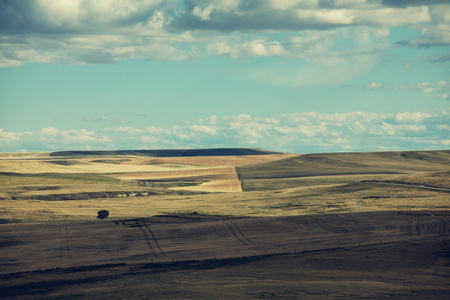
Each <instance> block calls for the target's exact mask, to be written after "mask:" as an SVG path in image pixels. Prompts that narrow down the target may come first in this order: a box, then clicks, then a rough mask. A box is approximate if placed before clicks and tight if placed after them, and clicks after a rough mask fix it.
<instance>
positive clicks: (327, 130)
mask: <svg viewBox="0 0 450 300" xmlns="http://www.w3.org/2000/svg"><path fill="white" fill-rule="evenodd" d="M449 121H450V111H446V110H442V111H440V112H423V111H412V112H402V113H366V112H348V113H334V114H327V113H320V112H305V113H292V114H283V115H275V116H271V117H263V118H259V117H255V116H251V115H248V114H241V115H237V116H229V117H221V118H219V117H217V116H212V117H210V118H204V119H199V120H195V121H192V122H187V123H183V124H179V125H174V126H170V127H155V126H148V127H144V128H132V127H124V126H117V127H115V128H114V127H112V128H111V127H110V128H106V129H105V130H103V131H102V133H101V134H100V133H97V132H94V131H91V130H86V129H81V130H76V129H73V130H59V129H57V128H54V127H45V128H42V129H40V130H37V131H33V132H30V131H27V132H8V131H5V130H4V129H0V140H1V141H2V148H0V150H2V151H8V152H15V151H20V150H21V149H28V150H29V151H46V150H48V149H54V150H66V149H86V147H90V148H91V149H111V150H113V149H143V148H149V149H161V148H166V149H167V148H193V147H202V148H213V147H258V148H263V149H269V150H278V151H288V152H289V151H290V152H299V153H305V152H324V151H326V152H333V151H374V150H381V149H425V150H426V149H445V148H446V147H448V144H447V142H448V140H450V134H449V132H450V127H449V125H447V124H449Z"/></svg>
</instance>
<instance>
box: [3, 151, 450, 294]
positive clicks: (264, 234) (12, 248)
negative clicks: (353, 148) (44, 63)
mask: <svg viewBox="0 0 450 300" xmlns="http://www.w3.org/2000/svg"><path fill="white" fill-rule="evenodd" d="M200 154H201V155H200ZM449 166H450V151H409V152H375V153H330V154H308V155H293V154H281V153H276V152H275V153H274V152H269V151H263V150H255V149H216V150H202V151H194V150H184V151H183V150H170V151H169V152H164V151H163V150H157V151H156V152H155V151H150V152H149V151H147V150H145V151H144V150H143V151H93V152H77V151H70V152H56V153H42V154H39V153H36V154H29V155H27V154H7V155H5V154H4V155H0V172H1V173H0V201H1V203H2V205H1V206H0V258H1V260H0V274H1V275H0V278H1V283H0V298H12V299H42V298H46V299H52V298H53V299H68V298H77V299H80V298H81V299H83V298H85V299H93V298H95V299H116V298H140V299H146V298H152V299H153V298H158V299H185V298H195V299H212V298H214V299H216V298H219V299H220V298H223V299H230V298H233V299H267V298H269V299H280V298H281V299H284V298H286V299H299V298H300V299H324V298H327V299H337V298H345V299H374V298H385V297H393V298H395V299H398V298H400V299H412V298H413V299H448V298H449V297H450V287H449V286H450V285H449V284H448V283H449V278H450V256H449V253H450V252H449V250H450V238H449V237H450V236H449V233H450V190H449V180H448V178H449V177H448V176H449V172H450V167H449ZM102 209H107V210H108V211H109V213H110V217H109V218H108V219H106V220H97V219H96V213H97V211H98V210H102Z"/></svg>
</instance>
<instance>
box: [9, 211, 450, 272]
mask: <svg viewBox="0 0 450 300" xmlns="http://www.w3.org/2000/svg"><path fill="white" fill-rule="evenodd" d="M448 234H450V212H448V211H447V212H441V213H438V212H431V213H427V212H423V213H418V212H415V213H413V214H411V213H397V212H370V213H351V214H330V215H311V216H292V217H274V218H234V219H233V218H231V217H214V216H201V215H196V214H191V215H184V216H159V217H158V216H155V217H151V218H145V219H136V220H126V221H114V222H113V221H108V220H99V221H93V222H88V223H65V224H63V223H60V224H55V223H49V224H20V223H17V224H3V225H2V231H1V232H0V241H1V244H0V257H2V261H1V264H0V273H11V272H17V271H30V270H36V269H39V268H40V269H50V268H58V267H71V266H83V265H84V266H86V265H99V264H109V263H141V262H145V263H147V262H171V261H185V260H193V259H195V260H203V259H212V258H234V257H244V256H254V255H265V254H280V253H296V252H304V251H316V250H325V249H334V248H353V247H359V246H362V245H375V244H386V243H390V242H398V241H405V240H414V239H423V238H427V237H431V236H443V235H448Z"/></svg>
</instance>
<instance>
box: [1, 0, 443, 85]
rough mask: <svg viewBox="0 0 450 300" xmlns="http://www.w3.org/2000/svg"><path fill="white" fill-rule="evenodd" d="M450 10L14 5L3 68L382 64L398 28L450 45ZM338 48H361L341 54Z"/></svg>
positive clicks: (309, 3) (6, 27) (367, 4)
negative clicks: (273, 59)
mask: <svg viewBox="0 0 450 300" xmlns="http://www.w3.org/2000/svg"><path fill="white" fill-rule="evenodd" d="M382 2H384V3H382ZM424 3H425V4H426V2H424ZM431 4H433V3H431ZM449 11H450V6H449V5H435V6H434V5H430V6H427V5H411V6H406V5H405V6H402V5H391V4H390V2H389V1H388V2H386V1H364V0H352V1H341V0H327V1H325V0H322V1H317V0H302V1H300V0H298V1H297V0H277V1H275V0H261V1H241V0H204V1H203V0H202V1H200V0H185V1H179V0H167V1H162V0H145V1H138V0H116V1H113V0H98V1H84V0H64V1H63V0H61V1H55V0H35V1H17V2H14V1H11V2H5V3H0V28H2V37H1V38H0V49H1V50H0V67H14V66H19V65H22V64H26V63H34V62H41V63H57V64H92V63H115V62H117V61H119V60H125V59H136V58H144V59H151V60H174V61H180V60H187V59H191V58H196V57H199V56H208V55H228V56H230V57H232V58H240V57H264V56H282V57H290V58H296V59H301V60H307V61H315V62H320V63H321V64H324V65H326V66H335V65H339V64H344V65H345V64H346V63H348V61H349V60H350V58H353V59H355V56H356V55H358V56H361V55H364V56H366V57H365V59H361V58H359V62H360V63H358V64H355V65H361V64H364V63H369V64H374V63H376V59H373V58H372V59H370V58H369V56H373V55H375V54H374V53H379V52H382V51H384V50H385V49H386V48H387V47H389V46H390V45H389V43H388V42H387V37H388V36H389V31H388V27H392V26H413V27H414V28H418V29H422V33H421V35H420V37H418V38H416V39H412V40H410V41H405V42H404V44H408V45H414V46H422V45H442V44H449V43H450V36H449V32H450V31H449V30H448V29H449V24H450V23H449V20H448V15H450V14H449ZM295 33H298V36H297V37H292V35H293V34H295ZM256 34H257V35H258V36H256ZM289 37H291V38H289ZM338 40H339V41H343V40H345V41H346V43H348V42H349V41H351V42H350V44H349V45H348V47H344V49H341V50H340V51H338V50H336V41H338ZM186 44H190V46H191V50H187V49H189V47H186ZM349 71H351V69H347V70H346V71H345V73H347V72H349ZM322 72H326V71H322ZM353 74H359V72H358V71H357V72H353ZM317 76H319V75H317ZM340 76H342V74H336V77H340ZM353 76H355V75H353ZM304 80H305V79H304V78H300V79H298V78H297V79H295V80H293V81H294V82H303V81H304Z"/></svg>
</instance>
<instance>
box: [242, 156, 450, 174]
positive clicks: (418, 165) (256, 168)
mask: <svg viewBox="0 0 450 300" xmlns="http://www.w3.org/2000/svg"><path fill="white" fill-rule="evenodd" d="M449 166H450V151H448V150H445V151H403V152H361V153H320V154H305V155H299V156H296V157H291V158H286V159H283V160H278V161H272V162H268V163H261V164H254V165H247V166H240V167H238V174H239V179H241V180H245V179H280V178H295V177H308V176H327V175H355V174H403V173H412V172H431V171H444V170H448V168H449Z"/></svg>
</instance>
